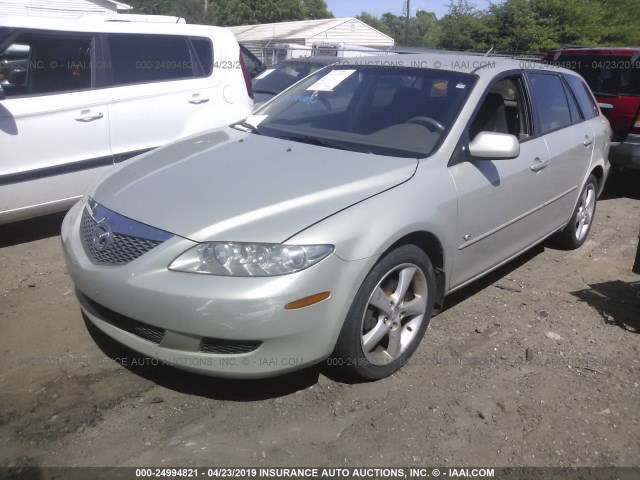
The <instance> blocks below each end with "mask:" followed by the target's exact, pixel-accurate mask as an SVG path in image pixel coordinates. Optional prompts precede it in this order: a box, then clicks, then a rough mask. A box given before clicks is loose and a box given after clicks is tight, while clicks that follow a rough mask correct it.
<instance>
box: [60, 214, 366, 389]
mask: <svg viewBox="0 0 640 480" xmlns="http://www.w3.org/2000/svg"><path fill="white" fill-rule="evenodd" d="M83 208H84V202H80V203H78V204H77V205H76V206H75V207H74V208H73V209H71V210H70V211H69V213H68V214H67V216H66V217H65V219H64V222H63V226H62V244H63V250H64V256H65V261H66V263H67V269H68V271H69V275H70V276H71V278H72V279H73V281H74V283H75V285H76V289H77V290H78V292H79V294H78V299H79V301H80V306H81V308H82V311H83V312H84V314H85V315H86V317H87V318H88V319H89V320H90V321H91V322H92V323H93V324H94V325H96V326H97V327H98V328H99V329H100V330H102V331H103V332H105V333H106V334H107V335H109V336H110V337H112V338H114V339H115V340H116V341H118V342H120V343H122V344H124V345H126V346H128V347H129V348H131V349H133V350H136V351H138V352H140V353H142V354H144V355H147V356H150V357H154V358H157V359H159V360H161V361H164V362H166V363H168V364H170V365H173V366H175V367H177V368H181V369H184V370H189V371H193V372H197V373H204V374H207V375H214V376H221V377H234V378H252V377H253V378H259V377H268V376H273V375H276V374H280V373H285V372H287V371H292V370H296V369H300V368H303V367H305V366H308V365H312V364H314V363H318V362H321V361H322V360H324V359H325V358H326V357H328V356H329V355H330V353H331V351H332V350H333V347H334V345H335V342H336V339H337V337H338V334H339V332H340V329H341V328H342V323H343V321H344V319H345V317H346V315H347V312H348V309H349V307H350V305H351V302H352V299H353V298H354V296H355V293H356V291H357V289H358V287H359V285H360V284H361V283H362V281H363V279H364V276H365V275H366V273H367V272H368V271H369V269H370V268H371V266H372V263H373V262H374V261H375V259H366V260H362V261H355V262H346V261H344V260H342V259H340V258H339V257H337V256H336V255H330V256H329V257H327V258H326V259H324V260H323V261H321V262H320V263H318V264H317V265H314V266H312V267H310V268H308V269H306V270H303V271H301V272H298V273H294V274H291V275H283V276H278V277H260V278H258V277H221V276H213V275H201V274H191V273H181V272H173V271H169V270H168V269H167V265H169V263H170V262H171V261H172V260H173V259H174V258H176V257H177V256H178V255H180V254H181V253H183V252H184V251H185V250H187V249H188V248H190V247H192V246H193V245H194V242H192V241H190V240H187V239H184V238H181V237H178V236H175V237H173V238H171V239H170V240H167V241H166V242H164V243H162V244H160V245H159V246H157V247H155V248H154V249H153V250H151V251H149V252H147V253H145V254H144V255H142V256H140V257H139V258H137V259H136V260H133V261H132V262H130V263H128V264H126V265H121V266H102V265H95V264H93V263H91V261H90V260H89V258H88V257H87V254H86V253H85V251H84V249H83V246H82V243H81V240H80V235H79V233H78V232H79V228H80V225H79V223H80V217H81V213H82V209H83ZM324 291H330V292H331V296H330V298H328V299H326V300H324V301H322V302H320V303H317V304H315V305H311V306H309V307H305V308H301V309H297V310H285V309H284V305H286V304H287V303H290V302H292V301H294V300H297V299H300V298H303V297H307V296H310V295H313V294H316V293H320V292H324ZM123 322H124V323H123ZM132 325H133V326H132ZM129 327H130V328H129ZM138 327H139V328H138ZM141 332H144V333H141ZM212 343H213V344H214V345H222V346H223V350H224V348H226V347H225V345H226V346H229V345H231V352H233V351H234V349H235V350H238V348H236V347H237V346H238V345H241V346H242V348H240V349H239V350H238V351H240V352H241V353H210V351H211V348H205V347H206V345H207V344H208V345H209V346H210V345H211V344H212ZM203 350H204V351H203ZM213 351H220V350H216V349H215V348H214V349H213ZM227 351H228V350H227Z"/></svg>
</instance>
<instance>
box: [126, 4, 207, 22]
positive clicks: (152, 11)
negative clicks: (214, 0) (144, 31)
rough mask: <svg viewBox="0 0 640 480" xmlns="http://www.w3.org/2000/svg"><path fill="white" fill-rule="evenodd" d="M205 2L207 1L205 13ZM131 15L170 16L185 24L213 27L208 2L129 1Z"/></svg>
mask: <svg viewBox="0 0 640 480" xmlns="http://www.w3.org/2000/svg"><path fill="white" fill-rule="evenodd" d="M205 1H208V2H209V3H208V4H207V8H206V13H205ZM128 3H129V5H131V6H132V7H133V13H138V14H144V15H172V16H176V17H182V18H184V19H185V20H186V21H187V23H197V24H204V25H214V24H215V15H214V11H213V8H212V5H211V1H210V0H173V1H172V0H129V1H128Z"/></svg>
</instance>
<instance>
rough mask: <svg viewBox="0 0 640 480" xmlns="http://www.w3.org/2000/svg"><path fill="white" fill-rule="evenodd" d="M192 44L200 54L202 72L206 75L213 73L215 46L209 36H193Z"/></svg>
mask: <svg viewBox="0 0 640 480" xmlns="http://www.w3.org/2000/svg"><path fill="white" fill-rule="evenodd" d="M191 44H192V45H193V48H194V49H195V51H196V55H198V60H199V61H200V67H201V68H202V74H203V75H204V76H205V77H208V76H209V75H211V72H212V71H213V46H212V45H211V40H209V39H208V38H192V39H191Z"/></svg>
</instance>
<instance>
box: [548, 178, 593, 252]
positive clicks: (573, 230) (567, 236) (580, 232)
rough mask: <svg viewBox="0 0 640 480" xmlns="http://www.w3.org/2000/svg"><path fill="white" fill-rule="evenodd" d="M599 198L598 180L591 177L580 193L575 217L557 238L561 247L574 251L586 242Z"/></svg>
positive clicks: (572, 216) (572, 217) (574, 212)
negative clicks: (597, 198)
mask: <svg viewBox="0 0 640 480" xmlns="http://www.w3.org/2000/svg"><path fill="white" fill-rule="evenodd" d="M597 196H598V180H597V179H596V177H594V176H593V175H589V178H588V179H587V183H586V184H585V186H584V188H583V189H582V193H580V197H579V198H578V203H577V205H576V208H575V209H574V211H573V215H571V220H569V223H567V225H566V226H565V227H564V229H563V230H562V231H561V232H559V233H558V234H557V235H556V237H555V240H556V242H557V243H558V244H559V245H561V246H562V247H565V248H568V249H570V250H574V249H576V248H578V247H580V246H581V245H582V244H583V243H584V242H585V240H586V239H587V236H588V235H589V230H591V225H592V224H593V218H594V215H595V213H596V197H597Z"/></svg>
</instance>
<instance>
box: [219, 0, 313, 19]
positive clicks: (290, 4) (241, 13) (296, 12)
mask: <svg viewBox="0 0 640 480" xmlns="http://www.w3.org/2000/svg"><path fill="white" fill-rule="evenodd" d="M215 5H216V8H215V15H216V19H217V20H218V23H219V24H220V25H251V24H254V23H276V22H287V21H291V20H303V19H304V18H305V17H304V10H303V6H302V2H301V0H215Z"/></svg>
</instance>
